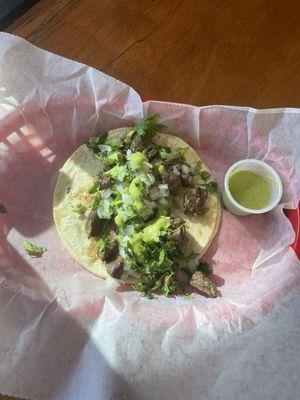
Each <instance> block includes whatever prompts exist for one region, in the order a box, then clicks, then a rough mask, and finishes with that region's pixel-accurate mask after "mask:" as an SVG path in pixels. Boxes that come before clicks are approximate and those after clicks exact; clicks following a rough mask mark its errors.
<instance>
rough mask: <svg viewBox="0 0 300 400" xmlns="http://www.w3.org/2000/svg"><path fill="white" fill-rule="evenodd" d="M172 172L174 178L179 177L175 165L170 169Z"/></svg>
mask: <svg viewBox="0 0 300 400" xmlns="http://www.w3.org/2000/svg"><path fill="white" fill-rule="evenodd" d="M172 172H173V174H174V175H176V176H179V175H180V171H178V169H177V167H176V165H174V166H173V167H172Z"/></svg>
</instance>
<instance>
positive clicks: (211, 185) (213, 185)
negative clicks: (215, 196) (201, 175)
mask: <svg viewBox="0 0 300 400" xmlns="http://www.w3.org/2000/svg"><path fill="white" fill-rule="evenodd" d="M200 186H202V187H204V188H205V189H207V191H208V192H211V193H217V192H218V191H219V189H218V184H217V182H208V183H201V185H200Z"/></svg>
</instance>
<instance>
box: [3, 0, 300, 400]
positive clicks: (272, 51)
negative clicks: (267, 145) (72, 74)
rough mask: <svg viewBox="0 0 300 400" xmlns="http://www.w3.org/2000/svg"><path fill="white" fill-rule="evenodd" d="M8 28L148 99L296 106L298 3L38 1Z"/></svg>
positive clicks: (299, 101)
mask: <svg viewBox="0 0 300 400" xmlns="http://www.w3.org/2000/svg"><path fill="white" fill-rule="evenodd" d="M6 30H7V32H11V33H14V34H16V35H19V36H21V37H24V38H25V39H27V40H29V41H30V42H31V43H33V44H35V45H37V46H40V47H42V48H43V49H46V50H49V51H52V52H54V53H57V54H60V55H63V56H65V57H69V58H72V59H75V60H77V61H80V62H83V63H86V64H88V65H91V66H93V67H95V68H97V69H100V70H102V71H104V72H106V73H107V74H110V75H112V76H114V77H116V78H118V79H119V80H121V81H123V82H126V83H127V84H129V85H130V86H132V87H133V88H134V89H136V90H137V91H138V92H139V94H140V95H141V96H142V97H145V98H152V99H158V100H167V101H175V102H182V103H191V104H195V105H208V104H228V105H245V106H252V107H257V108H270V107H299V106H300V1H299V0H285V1H282V0H242V1H241V0H60V1H59V0H41V1H39V2H38V3H37V4H35V5H34V6H33V7H32V8H31V9H30V10H29V11H27V12H26V13H25V14H24V15H23V16H22V17H20V18H19V19H18V20H16V21H15V22H13V23H12V24H11V25H10V26H9V27H8V28H7V29H6ZM0 399H8V397H1V395H0Z"/></svg>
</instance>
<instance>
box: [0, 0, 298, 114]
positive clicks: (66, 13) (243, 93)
mask: <svg viewBox="0 0 300 400" xmlns="http://www.w3.org/2000/svg"><path fill="white" fill-rule="evenodd" d="M299 17H300V2H299V0H285V1H282V0H268V1H266V0H251V1H238V0H235V1H233V0H185V1H184V0H161V1H159V0H157V1H156V0H153V1H151V0H64V1H53V0H41V1H40V2H39V3H37V4H36V5H35V6H34V7H33V8H32V9H31V10H29V11H28V12H27V13H26V14H25V15H24V16H22V17H21V18H20V19H19V20H17V21H16V22H15V23H13V24H12V25H11V26H10V27H9V28H8V29H7V31H8V32H12V33H15V34H16V35H19V36H22V37H24V38H26V39H28V40H29V41H30V42H31V43H34V44H36V45H37V46H40V47H42V48H44V49H47V50H49V51H52V52H55V53H58V54H60V55H63V56H66V57H69V58H73V59H76V60H78V61H81V62H83V63H86V64H89V65H91V66H93V67H95V68H98V69H100V70H102V71H104V72H106V73H108V74H110V75H112V76H114V77H116V78H118V79H120V80H121V81H124V82H126V83H128V84H129V85H131V86H132V87H133V88H135V89H136V90H137V91H138V92H139V93H140V94H141V95H142V96H143V97H146V98H153V99H160V100H168V101H176V102H183V103H191V104H197V105H207V104H230V105H247V106H253V107H258V108H269V107H299V106H300V23H299Z"/></svg>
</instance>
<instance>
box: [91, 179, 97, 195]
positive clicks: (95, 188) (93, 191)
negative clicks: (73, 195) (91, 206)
mask: <svg viewBox="0 0 300 400" xmlns="http://www.w3.org/2000/svg"><path fill="white" fill-rule="evenodd" d="M98 189H99V182H95V183H94V184H93V186H92V187H91V188H90V190H89V194H94V193H96V192H97V190H98Z"/></svg>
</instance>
